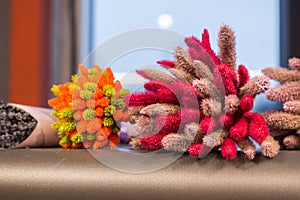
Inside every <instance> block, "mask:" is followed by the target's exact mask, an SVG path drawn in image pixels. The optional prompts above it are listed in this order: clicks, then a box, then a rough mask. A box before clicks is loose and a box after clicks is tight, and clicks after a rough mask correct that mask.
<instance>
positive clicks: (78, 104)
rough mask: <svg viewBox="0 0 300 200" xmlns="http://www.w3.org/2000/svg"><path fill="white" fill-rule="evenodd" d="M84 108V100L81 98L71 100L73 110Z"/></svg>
mask: <svg viewBox="0 0 300 200" xmlns="http://www.w3.org/2000/svg"><path fill="white" fill-rule="evenodd" d="M84 108H85V101H84V100H82V99H74V100H73V106H72V109H73V110H83V109H84Z"/></svg>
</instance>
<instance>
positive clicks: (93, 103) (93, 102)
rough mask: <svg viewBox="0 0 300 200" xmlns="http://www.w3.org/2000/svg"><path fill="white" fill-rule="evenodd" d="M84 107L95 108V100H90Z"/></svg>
mask: <svg viewBox="0 0 300 200" xmlns="http://www.w3.org/2000/svg"><path fill="white" fill-rule="evenodd" d="M86 107H88V108H95V100H94V99H90V100H88V101H87V102H86Z"/></svg>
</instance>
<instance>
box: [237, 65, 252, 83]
mask: <svg viewBox="0 0 300 200" xmlns="http://www.w3.org/2000/svg"><path fill="white" fill-rule="evenodd" d="M238 75H239V84H238V88H240V87H243V86H244V85H245V84H246V83H247V82H248V81H249V78H250V76H249V72H248V70H247V68H246V67H245V65H239V66H238Z"/></svg>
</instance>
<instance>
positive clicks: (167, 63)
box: [156, 60, 175, 68]
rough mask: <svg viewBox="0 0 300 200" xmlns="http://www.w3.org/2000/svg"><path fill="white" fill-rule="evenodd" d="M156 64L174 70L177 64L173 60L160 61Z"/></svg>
mask: <svg viewBox="0 0 300 200" xmlns="http://www.w3.org/2000/svg"><path fill="white" fill-rule="evenodd" d="M156 63H157V64H159V65H161V66H163V67H165V68H174V67H175V62H174V61H172V60H160V61H157V62H156Z"/></svg>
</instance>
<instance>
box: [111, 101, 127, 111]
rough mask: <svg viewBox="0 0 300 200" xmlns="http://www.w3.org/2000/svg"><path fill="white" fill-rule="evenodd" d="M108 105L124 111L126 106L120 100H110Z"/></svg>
mask: <svg viewBox="0 0 300 200" xmlns="http://www.w3.org/2000/svg"><path fill="white" fill-rule="evenodd" d="M110 103H111V105H113V106H115V107H116V108H117V109H124V108H125V107H126V104H125V103H124V102H123V100H122V99H116V98H111V100H110Z"/></svg>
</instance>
